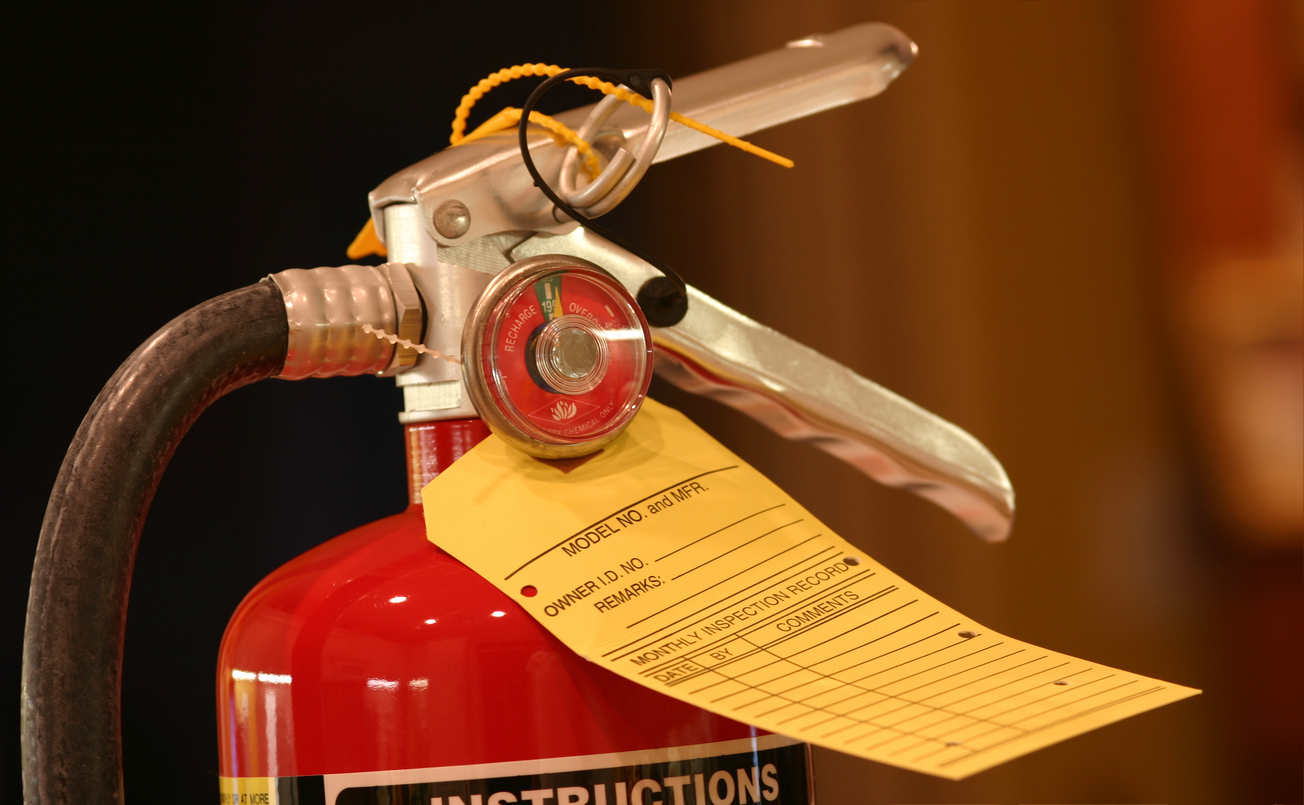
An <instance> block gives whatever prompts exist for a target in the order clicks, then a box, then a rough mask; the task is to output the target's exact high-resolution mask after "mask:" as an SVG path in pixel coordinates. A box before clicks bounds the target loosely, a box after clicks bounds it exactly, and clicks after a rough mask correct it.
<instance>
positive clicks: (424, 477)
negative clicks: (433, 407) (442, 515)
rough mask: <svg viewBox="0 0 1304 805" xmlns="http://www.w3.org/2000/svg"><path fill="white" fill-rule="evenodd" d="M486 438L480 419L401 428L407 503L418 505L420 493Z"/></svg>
mask: <svg viewBox="0 0 1304 805" xmlns="http://www.w3.org/2000/svg"><path fill="white" fill-rule="evenodd" d="M488 435H489V426H488V425H486V424H485V423H484V420H481V419H441V420H435V421H430V422H413V423H409V424H407V425H404V426H403V444H404V452H405V454H406V457H407V477H408V503H409V505H412V506H420V505H421V490H422V489H424V488H425V486H426V484H428V483H430V482H431V481H433V480H434V479H435V477H436V476H438V475H439V473H441V472H443V471H444V470H446V469H448V468H449V467H450V466H452V464H453V462H454V461H457V460H458V459H459V458H461V457H462V456H464V455H466V453H467V452H468V451H470V449H471V448H472V447H475V446H476V445H477V444H479V443H480V442H482V441H484V439H485V437H487V436H488Z"/></svg>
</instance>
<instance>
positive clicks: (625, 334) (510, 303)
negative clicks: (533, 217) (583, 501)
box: [462, 255, 653, 458]
mask: <svg viewBox="0 0 1304 805" xmlns="http://www.w3.org/2000/svg"><path fill="white" fill-rule="evenodd" d="M652 361H653V359H652V336H651V333H650V332H649V331H648V325H647V321H646V320H645V319H644V318H643V314H642V311H640V310H639V307H638V304H637V303H636V302H635V301H634V298H633V297H632V296H630V294H629V292H628V291H626V290H625V288H624V286H623V285H621V284H620V282H619V281H618V280H616V279H615V278H614V277H612V276H611V275H610V274H608V273H607V272H606V271H604V270H602V269H601V268H599V267H598V266H596V265H594V264H592V263H590V262H588V261H585V260H581V259H579V258H577V257H570V256H564V255H540V256H537V257H531V258H528V259H526V260H522V261H520V262H518V263H514V264H513V265H511V266H509V267H508V268H506V269H504V270H503V271H502V272H501V273H500V274H499V275H498V276H496V277H495V278H494V279H493V280H492V281H491V282H490V283H489V285H488V287H487V288H485V290H484V293H483V294H482V295H481V296H480V298H479V300H478V301H477V302H476V304H475V307H474V308H473V309H472V310H471V315H470V316H469V317H468V318H467V322H466V329H465V330H464V331H463V333H462V372H463V374H464V375H465V377H466V385H467V389H468V392H469V393H470V395H471V401H472V402H473V403H474V404H475V407H476V410H477V411H479V412H480V415H481V416H482V417H484V420H485V422H486V423H488V425H489V427H490V428H491V429H492V430H493V432H494V433H496V434H497V435H498V436H500V437H502V438H503V439H506V440H507V441H508V443H510V444H512V445H513V446H515V447H518V448H520V449H521V450H524V451H525V452H527V453H529V454H530V455H533V456H537V457H539V458H574V457H577V456H582V455H587V454H589V453H592V452H594V451H596V450H599V449H601V448H602V447H603V446H604V445H606V444H607V443H609V442H610V441H611V440H612V439H614V438H616V436H618V435H619V434H620V432H621V431H622V430H623V429H624V428H625V426H626V425H628V424H629V422H630V420H632V419H633V418H634V415H635V414H636V413H637V412H638V409H639V406H640V405H642V402H643V397H644V395H646V394H647V388H648V384H649V383H650V382H651V380H652Z"/></svg>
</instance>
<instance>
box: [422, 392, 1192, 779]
mask: <svg viewBox="0 0 1304 805" xmlns="http://www.w3.org/2000/svg"><path fill="white" fill-rule="evenodd" d="M422 497H423V500H424V503H425V510H426V518H427V519H426V528H427V532H428V533H429V534H430V535H431V537H432V539H433V540H434V541H435V542H437V543H438V544H439V546H440V547H442V548H444V549H445V550H447V551H448V552H449V553H451V554H452V555H453V556H455V557H457V558H458V559H460V560H461V561H462V562H464V563H466V564H467V565H469V566H470V567H471V568H472V569H474V570H475V571H476V572H478V573H480V574H481V575H483V576H484V577H485V578H487V579H489V580H490V581H491V582H493V583H494V584H495V585H497V586H498V587H499V589H501V590H502V591H503V592H505V593H507V594H508V595H509V596H511V598H512V599H513V600H515V601H517V602H518V603H520V605H521V606H522V607H524V608H525V609H526V610H527V611H528V612H529V613H530V614H531V615H533V616H534V617H535V618H537V619H538V620H539V621H540V622H541V623H542V624H543V625H544V626H546V627H547V628H548V629H549V631H551V632H552V633H553V634H555V635H556V636H557V637H558V638H560V639H561V640H562V642H564V643H565V644H566V645H568V646H570V648H572V649H574V650H575V651H576V652H578V653H579V654H580V655H581V656H583V657H585V658H587V659H589V660H592V661H593V662H595V663H597V664H599V665H601V666H602V667H604V668H608V669H610V670H612V671H614V672H616V673H618V674H620V675H621V676H623V677H626V678H628V679H631V680H634V681H635V682H638V683H640V684H642V685H645V686H646V687H649V688H652V689H653V690H657V691H660V692H662V693H665V694H667V695H669V696H673V697H675V698H677V699H682V700H683V701H686V702H689V703H691V704H695V705H697V706H698V707H702V708H704V709H706V710H711V711H713V712H716V713H719V714H721V715H724V716H728V717H729V718H733V719H737V720H739V721H744V722H747V723H749V724H754V725H756V726H759V727H761V728H763V729H766V730H770V731H772V732H777V733H781V734H784V735H789V736H793V737H795V738H799V739H802V740H805V741H809V742H811V743H814V744H818V745H820V746H825V747H828V748H830V749H836V750H839V751H842V752H847V753H849V754H852V755H858V756H860V757H865V758H869V759H871V760H877V761H880V762H883V763H890V764H892V765H894V766H901V767H904V768H908V769H913V770H916V771H921V772H926V773H928V774H934V775H938V776H941V777H948V778H952V779H959V778H961V777H966V776H968V775H970V774H973V773H975V772H978V771H982V770H983V769H986V768H989V767H991V766H994V765H997V764H999V763H1003V762H1005V761H1007V760H1011V759H1013V758H1016V757H1018V756H1020V755H1023V754H1025V753H1027V752H1031V751H1032V750H1034V749H1038V748H1040V747H1043V746H1046V745H1048V744H1051V743H1055V742H1056V741H1061V740H1064V739H1065V738H1069V737H1071V736H1073V735H1077V734H1080V733H1083V732H1086V731H1088V730H1092V729H1095V728H1097V727H1101V726H1104V725H1105V724H1108V723H1110V722H1113V721H1117V720H1119V719H1122V718H1125V717H1127V716H1130V715H1134V714H1136V713H1140V712H1142V711H1145V710H1149V709H1151V708H1153V707H1158V706H1159V705H1162V704H1167V703H1169V702H1173V701H1177V700H1178V699H1183V698H1186V697H1187V696H1191V695H1194V694H1196V693H1198V691H1196V690H1193V689H1191V688H1186V687H1182V686H1180V685H1172V684H1168V683H1166V682H1160V681H1158V680H1155V679H1150V678H1148V677H1144V676H1139V675H1137V674H1131V673H1127V672H1125V671H1120V670H1118V669H1116V668H1108V667H1105V666H1102V665H1099V664H1096V663H1091V662H1086V661H1084V660H1079V659H1075V658H1073V657H1069V656H1067V655H1064V654H1059V653H1056V652H1054V651H1048V650H1046V649H1042V648H1038V647H1037V646H1033V645H1029V644H1027V643H1023V642H1020V641H1018V640H1013V639H1011V638H1008V637H1005V636H1004V635H1001V634H997V633H996V632H993V631H991V630H990V629H987V628H985V627H983V626H981V625H979V624H977V623H975V622H973V621H972V620H970V619H969V618H967V617H965V616H964V615H962V614H960V613H959V612H956V611H955V610H953V609H951V608H950V607H947V606H946V605H944V604H941V603H939V602H938V601H936V600H934V599H933V598H932V597H930V596H929V595H927V594H926V593H924V592H922V591H921V590H919V589H917V588H916V587H913V586H911V585H910V584H908V583H907V582H905V581H904V580H902V579H901V578H900V577H898V576H897V575H896V574H894V573H893V572H892V571H890V570H888V569H887V568H885V567H883V566H882V565H880V564H879V563H878V562H875V561H874V560H873V559H871V558H869V557H868V556H866V555H865V554H864V553H862V552H861V551H859V550H857V549H856V548H854V547H853V546H852V545H850V544H849V543H847V542H846V541H845V540H843V539H842V538H841V537H839V536H838V535H836V534H834V533H832V532H831V531H829V529H828V528H827V527H826V526H825V525H824V524H823V523H821V522H820V521H819V520H816V519H815V518H814V517H813V516H811V514H810V512H808V511H806V510H805V509H803V508H802V507H801V506H800V505H799V504H798V503H797V502H796V501H795V500H793V499H792V498H790V497H789V496H788V495H786V494H784V492H783V490H781V489H779V488H778V487H777V486H775V485H774V484H773V483H771V482H770V481H769V480H768V479H766V478H765V477H764V476H762V475H761V474H760V473H759V472H757V471H756V470H755V469H753V468H752V467H750V466H748V465H747V464H745V463H744V462H743V461H742V460H741V459H739V458H738V457H737V456H736V455H734V454H733V453H731V452H729V451H728V450H727V449H725V448H724V446H723V445H721V444H720V443H719V442H716V441H715V440H714V439H712V438H711V437H710V436H708V435H707V434H706V433H705V432H704V431H702V430H701V429H700V428H698V427H697V426H696V425H694V424H693V423H692V422H690V421H688V419H687V418H686V417H684V416H683V415H682V414H679V413H678V412H676V411H673V410H671V409H669V408H666V407H664V406H662V405H660V404H658V403H656V402H653V401H651V400H649V401H647V402H645V403H644V405H643V410H642V411H641V412H640V413H639V415H638V416H637V417H636V418H635V419H634V421H633V423H632V424H631V425H630V426H629V428H628V429H627V430H626V431H625V433H624V434H623V435H621V437H620V438H618V439H617V440H616V441H615V442H613V443H612V444H611V445H609V446H608V447H607V448H606V449H605V450H604V451H603V452H602V453H600V454H598V455H597V456H596V457H594V458H592V459H591V460H589V461H587V462H585V463H582V464H579V465H578V466H573V465H572V466H570V467H567V468H566V469H565V470H564V469H562V468H559V466H558V465H555V464H550V463H546V462H542V461H538V460H536V459H533V458H530V457H529V456H526V455H525V454H524V453H521V452H519V451H517V450H515V449H514V448H511V447H509V446H507V445H506V444H505V443H503V442H502V441H500V440H499V439H497V438H496V437H491V438H489V439H488V440H486V441H485V442H483V443H481V444H480V445H479V446H477V447H476V448H475V449H474V450H472V451H471V452H470V453H468V454H467V455H466V456H464V457H463V458H462V459H460V460H459V461H458V462H457V463H456V464H454V465H453V466H452V467H451V468H450V469H448V470H446V471H445V472H444V473H443V474H442V475H440V476H439V477H438V479H436V480H435V481H434V482H432V483H431V484H430V485H429V486H427V487H426V489H425V491H424V492H423V495H422Z"/></svg>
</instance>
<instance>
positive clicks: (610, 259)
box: [512, 229, 1014, 542]
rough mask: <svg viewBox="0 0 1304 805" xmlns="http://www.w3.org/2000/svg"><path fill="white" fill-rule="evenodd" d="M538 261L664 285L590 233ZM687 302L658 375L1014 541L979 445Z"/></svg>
mask: <svg viewBox="0 0 1304 805" xmlns="http://www.w3.org/2000/svg"><path fill="white" fill-rule="evenodd" d="M540 254H566V255H571V256H574V257H579V258H582V259H585V260H589V261H591V262H593V263H596V264H597V265H600V266H602V267H603V268H604V269H606V270H607V271H609V272H610V273H611V274H612V275H613V276H615V277H616V278H617V279H619V280H620V281H621V283H623V284H624V285H625V287H626V288H627V289H630V291H631V293H636V292H637V290H638V289H639V288H640V287H641V286H642V285H643V283H645V282H646V281H647V280H649V279H651V278H653V277H655V276H658V275H659V272H658V271H657V269H656V268H654V267H653V266H651V265H649V264H648V263H646V262H645V261H643V260H642V259H641V258H639V257H638V256H637V255H634V254H632V253H631V252H629V251H626V250H625V249H622V248H620V247H619V246H616V245H615V244H613V243H610V242H609V241H606V240H604V239H602V238H601V237H599V236H597V235H595V234H593V233H592V232H590V231H587V230H584V229H577V230H575V231H573V232H571V233H569V234H567V235H561V236H546V235H540V236H536V237H533V238H530V239H529V240H527V241H525V242H524V243H522V244H520V245H519V246H517V247H516V248H515V249H514V250H513V252H512V255H513V257H514V258H515V259H517V260H521V259H524V258H526V257H530V256H535V255H540ZM688 299H689V304H688V312H687V314H686V315H685V316H684V318H683V319H682V320H681V321H680V322H679V323H678V324H676V325H675V326H673V327H654V328H652V343H653V346H654V348H655V350H656V356H657V359H656V372H657V374H659V375H661V376H662V377H663V378H665V379H666V380H668V381H669V382H671V383H674V384H675V385H676V386H679V387H680V388H683V389H685V390H686V391H691V392H693V393H695V394H702V395H705V396H708V397H711V398H713V399H716V400H718V401H720V402H722V403H724V404H725V405H728V406H730V407H731V408H735V409H737V410H739V411H741V412H743V413H744V414H747V415H748V416H750V417H752V418H753V419H756V420H758V421H759V422H761V423H762V424H764V425H765V426H766V427H768V428H770V429H771V430H773V431H774V432H775V433H778V434H779V435H781V436H783V437H785V438H788V439H793V440H796V441H802V442H808V443H810V444H812V445H814V446H815V447H818V448H820V449H821V450H824V451H826V452H828V453H831V454H832V455H834V456H837V457H838V458H840V459H842V460H843V461H845V462H847V463H848V464H851V465H852V466H853V467H855V468H856V469H858V470H860V471H861V472H863V473H865V474H866V475H868V476H869V477H870V478H873V479H874V480H875V481H878V482H879V483H881V484H884V485H886V486H892V487H897V488H900V489H905V490H907V491H910V492H913V493H914V494H916V495H919V496H920V497H923V498H926V499H928V500H930V501H932V502H933V503H936V504H937V505H939V506H941V507H942V508H943V509H946V510H947V511H949V512H951V513H952V514H954V515H955V516H956V517H958V518H959V519H960V520H961V521H962V522H964V523H965V525H967V526H969V528H970V529H971V530H973V531H974V532H975V533H976V534H978V535H979V536H980V537H982V538H983V539H986V540H988V541H991V542H999V541H1001V540H1003V539H1005V538H1006V537H1007V536H1009V533H1010V528H1011V526H1012V525H1013V521H1014V489H1013V488H1012V487H1011V485H1010V481H1009V478H1008V477H1006V475H1005V470H1004V469H1003V468H1002V467H1001V464H1000V462H999V461H997V460H996V457H995V456H993V455H992V454H991V452H990V451H989V450H987V448H986V447H984V446H983V445H982V443H981V442H979V441H978V440H977V439H975V438H974V437H973V436H971V435H969V434H968V433H966V432H965V431H964V430H962V429H960V428H959V427H957V426H955V425H953V424H951V423H950V422H947V421H946V420H944V419H942V418H941V417H939V416H937V415H936V414H932V413H930V412H928V411H926V410H924V409H923V408H921V407H919V406H918V405H915V404H914V403H912V402H910V401H909V400H907V399H905V398H903V397H900V396H898V395H897V394H894V393H892V392H891V391H888V390H887V389H885V388H883V387H882V386H880V385H878V384H876V383H874V382H872V381H870V380H867V379H865V378H863V377H861V376H860V375H858V374H856V373H855V372H853V371H852V370H850V369H848V368H847V367H845V366H843V365H842V364H840V363H838V362H836V361H834V360H832V359H830V358H828V357H825V356H824V355H821V354H820V353H818V352H816V351H815V350H813V349H811V348H809V347H806V346H803V345H802V344H799V343H798V342H796V341H794V340H792V339H791V338H788V337H787V336H785V335H783V334H782V333H779V332H776V331H775V330H772V329H770V328H769V327H766V326H765V325H763V324H760V323H759V322H756V321H754V320H752V319H750V318H748V317H746V316H744V315H742V314H741V313H739V312H737V311H735V310H732V309H730V308H729V307H727V306H725V305H723V304H721V303H720V302H717V301H716V300H715V299H712V298H711V297H710V296H707V295H706V294H704V293H702V292H701V291H699V290H697V289H696V288H693V287H692V286H689V287H688Z"/></svg>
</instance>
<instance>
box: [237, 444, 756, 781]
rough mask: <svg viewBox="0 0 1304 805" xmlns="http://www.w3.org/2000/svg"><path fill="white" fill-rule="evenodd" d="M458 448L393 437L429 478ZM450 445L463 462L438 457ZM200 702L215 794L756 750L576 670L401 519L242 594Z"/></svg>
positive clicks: (539, 631)
mask: <svg viewBox="0 0 1304 805" xmlns="http://www.w3.org/2000/svg"><path fill="white" fill-rule="evenodd" d="M476 424H477V425H478V423H476ZM480 427H482V426H480ZM414 429H415V430H414ZM414 433H416V436H415V437H414V436H413V434H414ZM467 433H468V425H467V423H465V422H462V423H458V422H449V423H425V424H423V425H420V426H409V431H408V436H409V439H410V440H411V439H414V438H415V439H416V440H417V441H426V442H430V443H427V444H425V445H424V446H422V445H419V444H418V445H417V447H418V448H419V449H418V452H419V453H420V452H423V451H424V453H425V454H427V455H437V456H443V457H444V458H443V459H441V461H444V462H446V463H444V464H443V465H442V466H438V467H434V469H435V471H438V470H439V469H442V468H443V466H447V463H451V462H452V461H453V460H455V459H456V458H457V457H459V456H460V455H461V453H462V452H464V451H465V450H467V449H470V447H471V446H472V443H473V441H474V440H468V439H466V438H464V437H465V436H466V434H467ZM459 440H460V442H459V443H460V444H461V445H462V447H460V448H453V447H451V445H452V444H453V442H455V441H459ZM434 442H438V443H439V444H435V443H434ZM409 447H410V448H411V447H412V445H409ZM410 454H411V453H410ZM410 464H411V462H410ZM217 688H218V711H219V712H218V715H219V732H220V739H221V774H222V776H225V777H264V776H267V777H272V776H294V775H310V774H312V775H315V774H329V773H340V772H354V771H380V770H386V769H403V768H421V767H427V766H448V765H461V764H473V763H487V762H495V761H505V760H521V759H527V758H536V757H563V756H568V755H587V754H594V753H601V752H614V751H622V750H633V749H649V748H657V747H667V746H681V745H685V744H698V743H710V742H714V741H723V740H730V739H734V738H743V737H749V736H751V735H753V734H757V732H756V731H755V730H754V729H753V728H751V727H748V726H745V725H743V724H739V723H737V722H734V721H730V720H728V719H724V718H721V717H719V716H715V715H712V714H710V713H707V712H705V711H702V710H699V709H697V708H694V707H691V706H689V705H686V704H683V703H680V702H678V701H675V700H673V699H670V698H667V697H665V696H662V695H661V694H659V693H655V692H653V691H650V690H647V689H645V688H643V687H640V686H638V685H635V684H634V683H631V682H628V681H626V680H624V679H622V678H620V677H618V676H616V675H615V674H612V673H610V672H608V671H605V670H603V669H601V668H599V667H598V666H596V665H593V664H592V663H589V662H586V661H585V660H583V659H581V658H580V657H579V656H577V655H576V654H575V653H573V652H572V651H570V650H569V649H567V648H566V647H564V646H562V645H561V644H560V643H559V642H558V641H557V640H556V639H555V638H554V637H552V635H550V634H549V633H548V632H547V631H546V630H545V629H544V628H543V627H542V626H540V625H539V624H538V623H537V622H535V621H534V619H532V618H531V617H530V616H529V615H527V614H526V613H525V612H524V610H522V609H520V608H519V607H517V606H516V604H515V603H513V602H512V601H511V600H510V599H509V598H507V597H506V596H504V595H503V594H502V593H500V592H499V591H498V590H497V589H495V588H494V587H493V586H492V585H491V584H489V583H488V582H486V581H484V580H483V579H481V578H480V577H479V576H478V575H476V574H475V573H473V572H472V571H471V570H469V569H468V568H467V567H466V566H465V565H463V564H461V563H460V562H458V561H457V560H455V559H453V558H452V557H451V556H449V555H448V554H446V553H445V552H444V551H442V550H440V549H439V548H437V547H435V546H434V545H433V544H431V543H430V542H429V541H428V540H427V539H426V534H425V527H424V522H423V516H422V510H421V507H420V506H417V505H413V506H410V507H409V508H408V509H407V510H406V511H405V512H403V513H401V514H398V515H395V516H393V517H389V518H386V519H384V520H381V521H379V522H376V523H372V524H371V525H367V526H363V527H362V528H359V529H356V530H354V531H350V532H349V533H347V534H345V535H343V536H341V537H337V538H336V539H334V540H331V541H330V542H328V543H326V544H324V545H321V546H319V547H317V548H315V549H313V550H312V551H309V552H308V553H306V554H304V555H303V556H300V557H299V558H297V559H295V560H293V561H292V562H290V563H289V564H287V565H285V566H284V567H282V568H280V569H279V570H277V571H276V572H274V573H273V574H272V575H270V576H268V577H267V578H266V579H265V580H263V582H262V583H260V584H259V585H258V586H257V587H256V588H254V590H253V591H252V592H251V593H250V594H249V595H248V596H247V597H246V598H245V600H244V601H243V602H242V603H241V604H240V606H239V608H238V609H237V610H236V613H235V615H234V616H233V617H232V619H231V623H230V625H229V626H228V627H227V632H226V636H225V637H224V638H223V641H222V648H221V653H220V656H219V660H218V679H217Z"/></svg>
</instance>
